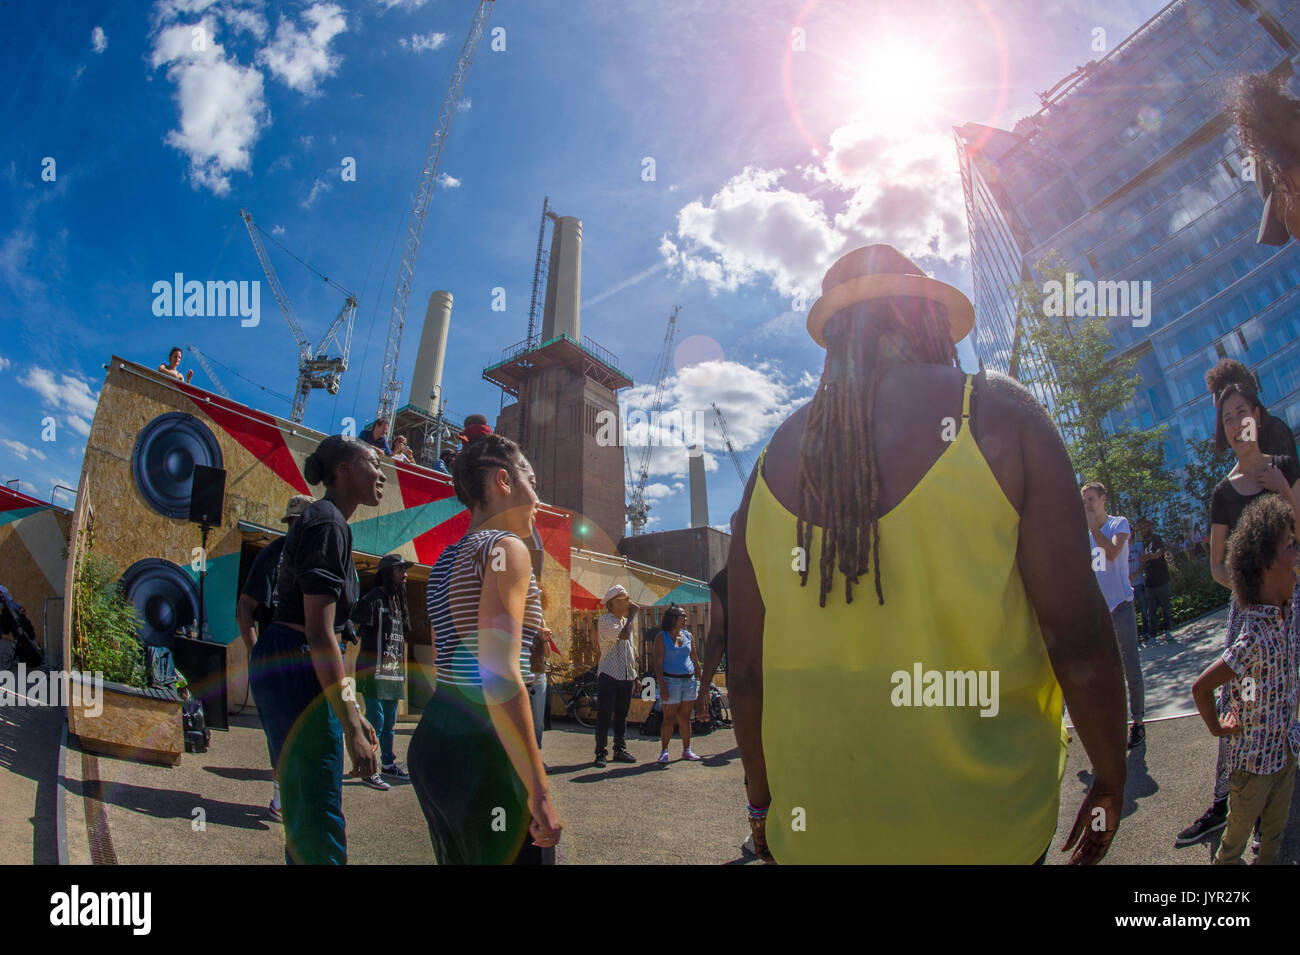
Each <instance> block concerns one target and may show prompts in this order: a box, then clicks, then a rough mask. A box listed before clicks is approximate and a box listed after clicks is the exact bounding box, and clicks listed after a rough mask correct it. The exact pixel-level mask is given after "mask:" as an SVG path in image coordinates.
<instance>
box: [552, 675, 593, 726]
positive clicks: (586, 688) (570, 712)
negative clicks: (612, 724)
mask: <svg viewBox="0 0 1300 955" xmlns="http://www.w3.org/2000/svg"><path fill="white" fill-rule="evenodd" d="M597 685H598V684H597V682H596V670H595V668H594V667H593V668H592V669H590V670H588V671H587V672H586V673H583V674H581V675H580V676H578V677H575V678H574V679H573V680H572V681H571V682H568V683H563V684H559V685H557V686H556V687H555V693H556V694H557V695H558V696H559V697H560V699H561V700H563V701H564V715H565V716H571V717H573V718H574V719H575V720H577V721H578V725H579V726H595V725H596V720H595V718H594V716H593V715H592V714H593V713H594V712H595V710H596V688H597ZM584 714H585V715H584Z"/></svg>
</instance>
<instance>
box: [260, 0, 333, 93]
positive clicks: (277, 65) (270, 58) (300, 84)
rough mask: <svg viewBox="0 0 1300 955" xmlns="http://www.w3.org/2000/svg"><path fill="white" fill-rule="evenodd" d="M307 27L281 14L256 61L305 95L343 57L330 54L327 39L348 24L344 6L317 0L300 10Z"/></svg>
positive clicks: (330, 73) (315, 89)
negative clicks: (270, 37)
mask: <svg viewBox="0 0 1300 955" xmlns="http://www.w3.org/2000/svg"><path fill="white" fill-rule="evenodd" d="M302 16H303V19H304V20H305V21H306V22H307V23H308V24H309V27H308V29H306V30H300V29H298V27H296V26H295V25H294V23H293V21H292V20H289V19H287V18H282V19H281V20H280V23H279V25H278V26H277V27H276V29H275V39H274V40H272V41H271V45H270V46H267V47H264V48H263V49H261V50H259V51H258V54H257V62H258V63H260V64H262V65H263V66H265V67H266V68H267V69H268V70H269V71H270V73H271V75H272V76H274V77H276V78H277V79H279V80H281V81H283V82H284V83H285V84H286V85H288V86H289V88H290V89H295V90H297V91H298V92H299V93H302V94H303V95H304V96H315V95H317V93H318V89H317V84H318V83H319V82H320V81H321V80H322V79H324V78H325V77H327V76H333V75H334V74H335V73H336V72H338V68H339V64H340V63H341V62H342V57H340V56H338V54H331V53H330V50H329V45H330V42H331V41H332V40H333V39H334V38H335V37H336V36H338V35H339V34H340V33H343V32H345V31H346V30H347V28H348V23H347V19H346V18H345V17H344V16H343V10H342V9H341V8H340V7H338V6H336V5H335V4H332V3H316V4H313V5H312V6H310V7H308V8H307V9H306V10H304V11H303V14H302Z"/></svg>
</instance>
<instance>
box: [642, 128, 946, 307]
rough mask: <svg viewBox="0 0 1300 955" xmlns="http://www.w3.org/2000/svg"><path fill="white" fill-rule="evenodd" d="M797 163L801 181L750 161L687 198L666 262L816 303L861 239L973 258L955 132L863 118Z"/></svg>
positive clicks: (728, 286)
mask: <svg viewBox="0 0 1300 955" xmlns="http://www.w3.org/2000/svg"><path fill="white" fill-rule="evenodd" d="M798 171H799V173H800V176H799V179H801V180H802V182H799V181H798V180H795V181H792V182H787V181H786V180H787V175H786V171H785V170H783V169H760V168H755V167H746V168H744V169H742V170H741V171H740V172H739V173H737V174H736V175H735V176H733V177H732V178H731V179H729V180H728V181H727V182H725V183H723V185H722V187H721V188H720V189H718V191H717V192H716V193H715V194H714V195H713V196H712V197H710V198H709V199H708V200H700V199H696V200H694V201H692V202H689V203H687V204H686V205H685V206H683V207H682V208H681V210H680V211H679V212H678V214H677V228H676V232H675V234H673V235H665V236H663V238H662V239H661V240H660V248H659V251H660V255H661V256H662V258H663V260H664V262H666V263H667V264H668V265H669V266H670V267H672V268H673V269H674V270H675V271H678V272H680V274H682V275H683V276H684V277H685V278H688V279H699V280H701V281H703V282H705V283H706V284H707V285H708V287H709V289H710V291H712V292H714V293H716V292H719V291H735V290H736V289H738V288H740V287H741V286H745V285H749V284H751V283H754V282H757V281H759V280H765V281H766V283H767V284H768V285H770V287H771V288H772V289H773V290H775V291H776V292H777V293H778V294H780V295H782V296H787V297H794V296H796V295H797V294H798V293H799V292H803V293H804V298H805V299H806V301H807V303H808V304H811V302H812V301H813V300H815V298H816V296H817V294H818V292H819V289H820V284H821V279H822V276H823V275H824V274H825V272H826V269H827V268H828V267H829V266H830V264H831V262H833V261H834V260H835V259H836V258H837V257H838V256H840V255H842V254H843V253H844V252H847V251H849V250H850V249H853V248H857V247H858V246H861V245H867V244H870V243H875V242H885V243H888V244H890V245H893V246H895V247H896V248H898V249H899V250H900V251H902V252H903V253H904V254H906V255H909V256H911V257H912V258H914V259H916V260H918V263H919V264H922V265H924V263H923V262H921V260H923V259H929V260H930V261H931V263H933V262H934V260H936V259H937V260H942V261H943V262H944V263H945V264H947V265H952V266H956V265H958V264H959V263H960V261H961V260H963V259H965V258H966V257H967V255H968V245H967V235H966V218H965V209H964V206H963V200H962V191H961V184H960V180H959V173H958V170H957V165H956V159H955V153H954V150H953V146H952V141H951V138H950V137H947V136H944V135H942V134H940V133H923V132H919V131H907V132H905V133H904V132H899V133H891V134H885V133H882V132H880V131H879V130H878V128H876V127H875V126H873V125H871V124H869V123H868V122H866V121H865V120H862V119H860V118H855V119H853V120H851V121H850V122H849V123H847V124H845V125H844V126H842V127H840V128H839V129H837V130H836V131H835V132H834V133H832V134H831V137H830V149H829V150H828V152H827V155H826V156H825V158H824V159H823V160H822V161H821V162H820V164H818V165H814V166H803V167H800V168H799V170H798ZM809 186H811V188H808V187H809ZM801 188H804V189H807V192H805V191H800V189H801ZM809 193H814V194H809ZM793 321H794V319H793V318H786V319H785V324H787V325H788V324H791V323H792V322H793Z"/></svg>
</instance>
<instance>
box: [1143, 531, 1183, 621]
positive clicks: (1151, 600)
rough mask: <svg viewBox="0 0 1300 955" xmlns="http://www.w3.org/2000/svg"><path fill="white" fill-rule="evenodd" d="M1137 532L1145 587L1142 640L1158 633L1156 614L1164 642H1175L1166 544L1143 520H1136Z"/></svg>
mask: <svg viewBox="0 0 1300 955" xmlns="http://www.w3.org/2000/svg"><path fill="white" fill-rule="evenodd" d="M1138 531H1139V532H1140V533H1141V534H1142V544H1143V548H1144V552H1143V554H1142V557H1141V561H1142V579H1143V582H1144V583H1145V584H1146V592H1147V610H1146V613H1144V614H1143V615H1142V616H1143V624H1144V625H1145V627H1144V629H1145V630H1146V633H1145V635H1144V639H1146V640H1150V639H1151V638H1152V637H1154V636H1156V635H1157V634H1159V633H1160V628H1159V626H1158V625H1157V624H1156V617H1157V614H1159V613H1163V614H1164V622H1165V640H1166V642H1175V641H1174V633H1173V630H1172V628H1171V627H1170V625H1169V564H1168V562H1167V560H1166V556H1165V542H1164V540H1163V539H1162V538H1161V536H1160V535H1159V534H1157V533H1156V532H1155V531H1154V529H1153V528H1152V526H1151V522H1150V521H1149V520H1147V519H1146V518H1145V517H1144V518H1142V520H1140V521H1138Z"/></svg>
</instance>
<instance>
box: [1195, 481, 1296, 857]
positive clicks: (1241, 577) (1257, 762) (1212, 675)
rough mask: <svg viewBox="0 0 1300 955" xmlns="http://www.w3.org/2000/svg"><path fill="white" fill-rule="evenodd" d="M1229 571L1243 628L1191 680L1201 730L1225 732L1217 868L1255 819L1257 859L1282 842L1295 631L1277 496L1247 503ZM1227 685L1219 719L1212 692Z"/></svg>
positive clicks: (1292, 748)
mask: <svg viewBox="0 0 1300 955" xmlns="http://www.w3.org/2000/svg"><path fill="white" fill-rule="evenodd" d="M1227 566H1228V575H1229V576H1230V577H1231V578H1232V590H1233V594H1234V595H1235V596H1236V599H1237V605H1238V606H1239V607H1240V608H1241V613H1242V615H1243V617H1244V622H1243V624H1242V627H1241V632H1240V633H1239V634H1238V636H1237V639H1236V640H1235V641H1233V643H1232V645H1231V646H1230V647H1228V649H1226V650H1224V651H1223V657H1222V658H1221V659H1219V660H1218V661H1217V662H1215V663H1214V665H1213V666H1211V667H1209V668H1208V669H1207V670H1206V671H1205V672H1204V673H1202V674H1201V675H1200V676H1199V677H1198V678H1197V680H1196V683H1195V685H1194V686H1193V687H1192V696H1193V698H1194V699H1195V700H1196V708H1197V709H1198V710H1199V711H1200V714H1201V718H1202V719H1204V720H1205V725H1206V726H1208V727H1209V729H1210V732H1211V733H1212V734H1213V735H1215V736H1227V737H1228V738H1229V739H1228V747H1229V748H1228V760H1229V762H1228V765H1229V767H1230V768H1231V770H1232V774H1231V776H1230V777H1229V780H1230V786H1229V791H1228V825H1227V828H1226V829H1224V831H1223V838H1222V840H1221V841H1220V843H1219V851H1218V853H1217V854H1216V855H1215V857H1214V862H1215V864H1216V865H1234V864H1239V863H1240V862H1241V855H1242V853H1243V852H1244V851H1245V848H1246V840H1247V839H1248V838H1249V837H1250V830H1251V827H1252V826H1253V825H1254V823H1255V820H1256V819H1258V820H1260V846H1259V857H1258V860H1257V861H1258V863H1259V864H1260V865H1271V864H1272V863H1273V862H1274V860H1275V859H1276V858H1277V854H1278V850H1279V849H1280V848H1281V846H1282V835H1283V833H1284V831H1285V829H1286V823H1287V818H1288V817H1289V815H1290V812H1291V793H1292V790H1293V789H1294V788H1295V771H1296V753H1297V752H1298V751H1300V724H1297V722H1296V715H1297V714H1296V706H1297V699H1298V698H1300V676H1298V675H1297V666H1300V631H1298V630H1297V607H1296V606H1295V604H1296V602H1297V590H1296V540H1295V516H1294V515H1293V514H1292V513H1291V508H1290V507H1289V506H1287V505H1286V504H1284V503H1283V502H1282V501H1281V500H1280V499H1279V498H1278V497H1277V496H1276V495H1273V494H1267V495H1264V496H1263V497H1261V498H1260V499H1259V500H1256V501H1254V502H1253V503H1251V505H1250V506H1249V507H1247V508H1246V510H1245V512H1244V513H1243V514H1242V516H1241V520H1240V522H1239V523H1238V524H1237V527H1236V529H1235V530H1234V531H1233V534H1232V537H1231V538H1229V540H1228V554H1227ZM1225 683H1226V684H1227V685H1228V690H1227V701H1226V702H1227V704H1228V707H1227V710H1228V712H1227V713H1226V714H1225V715H1224V716H1223V717H1222V718H1220V716H1219V714H1218V712H1217V710H1216V709H1215V706H1214V699H1213V693H1214V690H1215V689H1216V688H1217V687H1219V686H1222V685H1223V684H1225Z"/></svg>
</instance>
